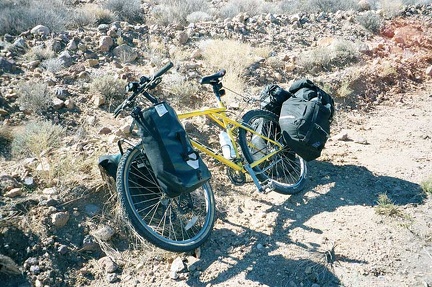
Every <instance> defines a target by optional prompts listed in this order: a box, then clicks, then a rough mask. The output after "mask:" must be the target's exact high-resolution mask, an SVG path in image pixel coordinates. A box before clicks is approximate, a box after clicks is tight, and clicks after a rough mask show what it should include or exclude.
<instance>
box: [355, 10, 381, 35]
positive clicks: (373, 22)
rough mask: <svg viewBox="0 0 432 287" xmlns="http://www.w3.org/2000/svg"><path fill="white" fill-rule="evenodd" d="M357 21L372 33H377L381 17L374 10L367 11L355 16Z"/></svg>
mask: <svg viewBox="0 0 432 287" xmlns="http://www.w3.org/2000/svg"><path fill="white" fill-rule="evenodd" d="M356 20H357V22H358V23H359V24H360V25H362V26H363V27H365V28H366V29H367V30H369V31H371V32H372V33H378V32H379V31H380V29H381V25H382V19H381V17H380V16H379V15H378V14H377V13H375V12H374V11H367V12H365V13H362V14H360V15H358V16H357V17H356Z"/></svg>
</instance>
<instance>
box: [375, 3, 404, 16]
mask: <svg viewBox="0 0 432 287" xmlns="http://www.w3.org/2000/svg"><path fill="white" fill-rule="evenodd" d="M378 5H379V6H378V7H379V9H381V11H382V14H383V15H384V16H385V17H386V18H393V17H395V16H397V15H398V14H399V13H400V12H401V10H402V7H403V4H402V1H401V0H381V1H379V4H378Z"/></svg>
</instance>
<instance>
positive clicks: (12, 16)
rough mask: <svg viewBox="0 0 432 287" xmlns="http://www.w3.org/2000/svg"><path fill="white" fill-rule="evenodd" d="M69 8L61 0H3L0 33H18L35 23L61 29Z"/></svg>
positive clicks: (68, 19) (69, 10)
mask: <svg viewBox="0 0 432 287" xmlns="http://www.w3.org/2000/svg"><path fill="white" fill-rule="evenodd" d="M72 14H73V13H71V8H69V7H67V6H66V5H65V3H64V1H62V0H3V1H2V3H1V4H0V34H5V33H10V34H19V33H21V32H23V31H26V30H29V29H31V28H33V27H34V26H36V25H39V24H41V25H45V26H47V27H48V28H50V30H51V31H55V32H57V31H62V30H64V29H65V27H66V26H67V25H68V24H69V21H70V15H72Z"/></svg>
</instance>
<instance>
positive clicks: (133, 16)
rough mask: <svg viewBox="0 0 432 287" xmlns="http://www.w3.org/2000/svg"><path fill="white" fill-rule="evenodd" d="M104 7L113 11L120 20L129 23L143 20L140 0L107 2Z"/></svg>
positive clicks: (110, 0) (108, 0) (113, 0)
mask: <svg viewBox="0 0 432 287" xmlns="http://www.w3.org/2000/svg"><path fill="white" fill-rule="evenodd" d="M102 7H103V8H105V9H107V10H109V11H111V12H112V13H113V14H114V15H116V16H117V17H118V18H119V19H120V20H124V21H129V22H134V21H140V20H142V12H141V1H140V0H128V1H125V0H106V1H105V2H103V4H102Z"/></svg>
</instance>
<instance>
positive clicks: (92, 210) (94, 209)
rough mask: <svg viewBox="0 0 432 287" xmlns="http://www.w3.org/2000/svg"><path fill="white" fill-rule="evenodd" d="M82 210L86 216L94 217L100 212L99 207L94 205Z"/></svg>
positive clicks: (88, 205)
mask: <svg viewBox="0 0 432 287" xmlns="http://www.w3.org/2000/svg"><path fill="white" fill-rule="evenodd" d="M84 210H85V213H86V214H87V215H88V216H95V215H96V214H98V213H99V211H100V207H99V206H97V205H96V204H87V205H86V206H85V207H84Z"/></svg>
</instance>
